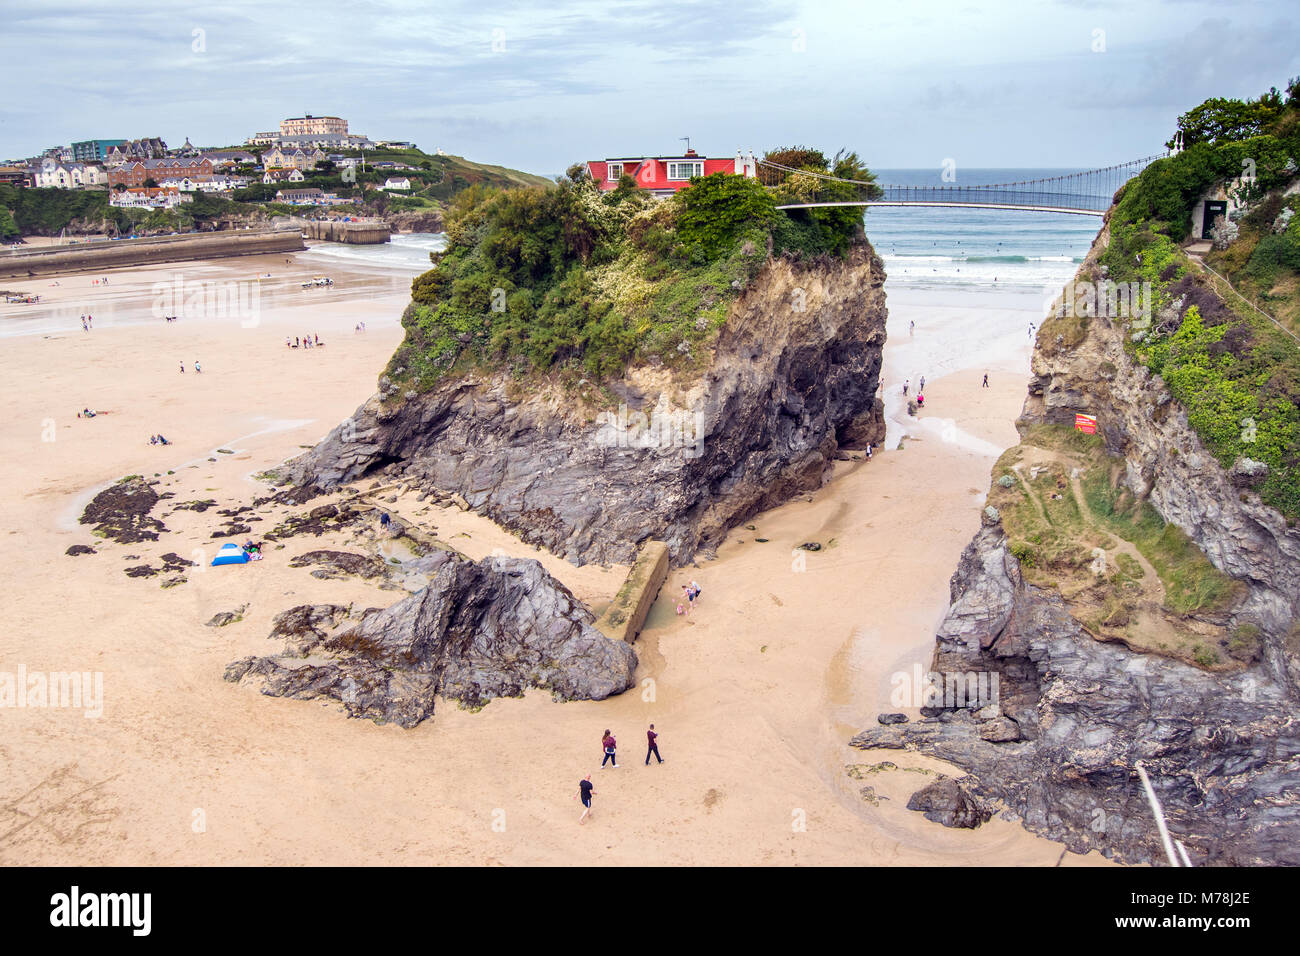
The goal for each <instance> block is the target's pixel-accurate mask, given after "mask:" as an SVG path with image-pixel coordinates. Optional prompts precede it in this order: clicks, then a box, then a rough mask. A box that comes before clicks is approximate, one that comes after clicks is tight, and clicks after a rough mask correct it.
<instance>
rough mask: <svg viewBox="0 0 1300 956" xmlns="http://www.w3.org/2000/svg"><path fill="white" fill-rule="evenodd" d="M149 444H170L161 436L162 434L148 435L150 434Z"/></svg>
mask: <svg viewBox="0 0 1300 956" xmlns="http://www.w3.org/2000/svg"><path fill="white" fill-rule="evenodd" d="M149 444H151V445H170V444H171V442H170V441H168V440H167V439H166V438H163V436H162V435H161V434H158V435H150V436H149Z"/></svg>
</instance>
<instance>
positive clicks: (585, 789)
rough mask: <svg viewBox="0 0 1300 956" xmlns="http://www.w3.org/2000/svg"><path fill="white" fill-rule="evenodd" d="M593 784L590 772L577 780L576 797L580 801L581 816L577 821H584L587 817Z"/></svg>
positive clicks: (589, 810) (589, 811)
mask: <svg viewBox="0 0 1300 956" xmlns="http://www.w3.org/2000/svg"><path fill="white" fill-rule="evenodd" d="M595 792H596V791H595V789H594V785H593V784H592V782H591V774H587V775H586V776H585V777H583V778H582V779H581V780H579V781H578V793H577V797H578V799H579V800H580V801H581V802H582V807H583V810H582V816H580V817H579V818H578V823H586V822H587V817H588V816H589V815H590V814H591V798H592V796H593V795H594V794H595Z"/></svg>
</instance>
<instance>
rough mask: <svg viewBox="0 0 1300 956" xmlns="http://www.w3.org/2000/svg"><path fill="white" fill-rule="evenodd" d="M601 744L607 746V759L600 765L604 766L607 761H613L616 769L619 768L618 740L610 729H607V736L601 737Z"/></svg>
mask: <svg viewBox="0 0 1300 956" xmlns="http://www.w3.org/2000/svg"><path fill="white" fill-rule="evenodd" d="M600 744H601V746H602V747H604V748H605V759H604V760H602V761H601V762H600V766H601V767H602V768H604V766H605V764H606V763H611V762H612V763H613V764H614V769H615V770H617V769H618V741H617V740H615V739H614V735H613V734H611V733H610V732H609V731H608V730H606V731H605V736H604V737H602V738H601V739H600Z"/></svg>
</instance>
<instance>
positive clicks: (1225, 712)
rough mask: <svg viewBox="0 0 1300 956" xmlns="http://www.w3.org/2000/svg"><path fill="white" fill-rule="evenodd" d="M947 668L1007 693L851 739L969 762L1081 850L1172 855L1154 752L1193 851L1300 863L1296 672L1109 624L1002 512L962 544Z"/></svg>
mask: <svg viewBox="0 0 1300 956" xmlns="http://www.w3.org/2000/svg"><path fill="white" fill-rule="evenodd" d="M933 669H934V670H936V671H939V672H945V673H954V672H955V673H970V672H981V671H983V672H990V671H991V672H996V673H997V674H998V675H999V688H1000V694H999V700H998V702H997V706H996V707H984V708H982V709H980V710H979V711H975V712H972V711H971V710H969V709H961V710H948V711H943V710H932V712H938V713H940V714H941V716H940V717H928V718H926V719H924V720H921V721H920V722H917V723H913V724H906V725H892V726H878V727H873V728H871V729H869V730H865V731H863V732H862V733H860V734H858V735H857V736H856V737H854V738H853V740H852V741H851V744H852V745H853V746H854V747H857V748H859V749H862V750H871V749H875V748H887V749H902V748H907V749H915V750H919V751H921V752H923V753H926V754H929V755H931V756H934V757H937V758H939V759H942V760H947V761H949V762H951V763H953V764H956V765H957V766H959V767H961V768H962V769H963V770H966V771H969V772H970V773H972V774H975V775H976V776H977V777H978V780H979V783H978V785H977V786H976V789H975V792H976V793H978V794H979V795H981V796H982V797H985V798H996V799H998V800H1001V801H1002V802H1003V803H1005V804H1006V805H1007V807H1008V808H1010V809H1011V810H1013V811H1014V812H1016V813H1017V814H1018V815H1019V816H1020V817H1021V819H1022V820H1023V822H1024V825H1025V826H1026V827H1028V828H1029V829H1030V830H1033V831H1035V832H1037V833H1041V834H1043V835H1044V836H1047V837H1049V838H1051V839H1053V840H1059V841H1061V842H1063V843H1065V844H1066V845H1067V846H1068V847H1069V848H1070V849H1072V850H1074V851H1075V852H1079V853H1083V852H1087V851H1088V850H1090V849H1097V850H1100V851H1101V852H1102V853H1103V854H1105V855H1106V856H1109V857H1114V858H1117V859H1120V860H1123V861H1125V862H1130V863H1160V862H1162V861H1163V860H1164V853H1163V850H1162V849H1161V844H1160V838H1159V835H1158V833H1157V830H1156V827H1155V824H1154V821H1153V820H1152V817H1151V810H1150V808H1149V806H1148V804H1147V801H1146V798H1145V796H1144V794H1143V790H1142V786H1141V783H1140V780H1139V778H1138V775H1137V772H1136V770H1135V769H1134V767H1135V764H1136V763H1137V762H1138V761H1142V763H1143V765H1144V766H1145V767H1146V769H1147V771H1148V773H1149V774H1150V776H1151V779H1152V783H1153V785H1154V787H1155V788H1156V792H1157V795H1158V796H1159V798H1160V801H1161V803H1162V804H1163V806H1164V809H1165V814H1166V817H1167V818H1168V821H1169V827H1170V830H1171V832H1172V833H1173V835H1174V836H1175V837H1177V838H1178V839H1180V840H1182V841H1183V843H1184V844H1185V845H1186V847H1187V851H1188V853H1189V855H1190V856H1191V858H1192V861H1193V863H1196V864H1206V863H1208V864H1219V865H1228V866H1241V865H1258V864H1292V865H1295V864H1300V718H1297V717H1296V716H1295V714H1294V705H1293V703H1292V702H1291V701H1289V700H1288V699H1287V695H1286V692H1285V688H1284V687H1282V686H1281V685H1279V684H1277V683H1276V682H1274V681H1273V680H1271V679H1270V678H1269V676H1268V675H1267V673H1265V672H1262V671H1260V670H1255V671H1247V672H1245V673H1239V674H1233V675H1223V674H1211V673H1207V672H1205V671H1202V670H1200V669H1198V668H1195V667H1191V666H1188V665H1185V664H1182V663H1180V662H1177V661H1172V660H1169V659H1167V658H1161V657H1154V656H1151V655H1144V654H1137V653H1134V652H1132V651H1130V650H1129V649H1128V648H1127V647H1125V646H1123V645H1122V644H1113V643H1102V642H1100V641H1097V640H1095V639H1094V638H1093V637H1092V636H1091V635H1090V634H1088V633H1087V632H1086V631H1085V630H1084V629H1083V628H1082V627H1081V626H1080V625H1079V624H1078V623H1077V622H1076V621H1075V620H1074V619H1073V618H1072V617H1071V616H1070V614H1069V612H1068V611H1067V609H1066V607H1065V604H1064V602H1063V601H1062V599H1061V597H1060V595H1059V594H1057V593H1056V592H1055V591H1047V590H1043V589H1040V588H1036V587H1034V586H1032V585H1029V584H1027V583H1026V582H1025V581H1024V579H1023V577H1022V575H1021V573H1020V566H1019V563H1018V562H1017V561H1016V559H1015V558H1014V557H1013V556H1012V555H1011V554H1010V552H1009V551H1008V550H1007V542H1006V539H1005V537H1004V536H1003V535H1002V532H1001V530H1000V529H999V528H982V529H981V530H980V532H979V533H978V534H977V535H976V536H975V540H974V541H972V542H971V544H970V545H968V546H967V548H966V550H965V552H963V554H962V557H961V563H960V564H959V566H958V569H957V573H956V574H955V575H954V576H953V580H952V603H951V606H950V608H949V611H948V615H947V617H946V618H945V619H944V622H943V624H942V625H941V627H940V629H939V633H938V635H937V646H936V652H935V659H934V665H933ZM1004 721H1005V722H1006V723H1004ZM1010 723H1014V726H1015V728H1016V732H1017V737H1018V739H1015V738H1010V735H1009V733H1007V732H1006V731H1007V729H1008V728H1009V726H1010ZM1003 737H1006V738H1008V739H1006V740H1002V739H1001V738H1003Z"/></svg>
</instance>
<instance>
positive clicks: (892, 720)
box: [876, 714, 907, 724]
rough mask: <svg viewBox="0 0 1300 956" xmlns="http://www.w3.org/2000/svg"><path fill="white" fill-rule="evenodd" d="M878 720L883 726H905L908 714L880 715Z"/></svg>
mask: <svg viewBox="0 0 1300 956" xmlns="http://www.w3.org/2000/svg"><path fill="white" fill-rule="evenodd" d="M876 720H877V721H878V722H880V723H882V724H905V723H907V714H879V715H877V717H876Z"/></svg>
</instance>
